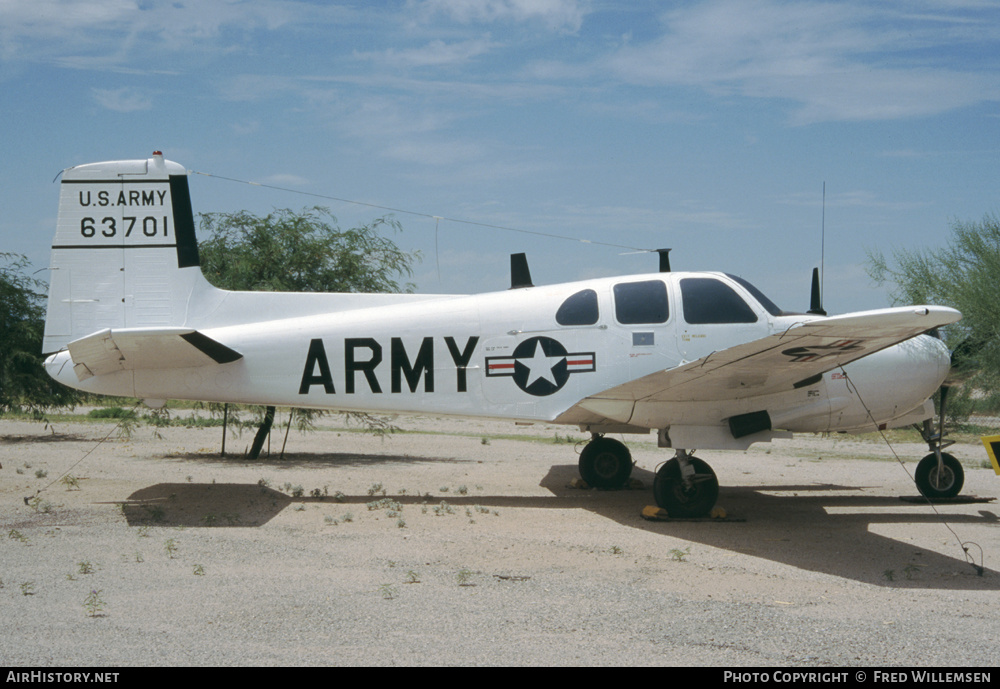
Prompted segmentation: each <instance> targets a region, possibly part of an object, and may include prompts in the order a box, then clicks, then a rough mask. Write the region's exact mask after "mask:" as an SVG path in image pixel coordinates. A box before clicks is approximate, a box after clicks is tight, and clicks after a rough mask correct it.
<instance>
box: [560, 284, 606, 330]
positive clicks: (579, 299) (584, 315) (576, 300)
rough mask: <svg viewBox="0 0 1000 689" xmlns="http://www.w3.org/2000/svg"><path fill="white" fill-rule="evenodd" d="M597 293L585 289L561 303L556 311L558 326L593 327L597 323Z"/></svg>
mask: <svg viewBox="0 0 1000 689" xmlns="http://www.w3.org/2000/svg"><path fill="white" fill-rule="evenodd" d="M598 316H599V313H598V310H597V292H595V291H594V290H592V289H585V290H583V291H580V292H577V293H576V294H574V295H573V296H571V297H569V298H568V299H566V301H564V302H563V303H562V306H560V307H559V310H558V311H556V323H558V324H559V325H594V324H595V323H597V319H598Z"/></svg>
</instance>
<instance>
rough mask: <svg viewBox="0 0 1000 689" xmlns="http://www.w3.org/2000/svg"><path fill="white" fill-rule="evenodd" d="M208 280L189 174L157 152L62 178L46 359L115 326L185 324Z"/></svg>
mask: <svg viewBox="0 0 1000 689" xmlns="http://www.w3.org/2000/svg"><path fill="white" fill-rule="evenodd" d="M201 281H203V278H202V277H201V271H200V269H199V260H198V244H197V241H196V239H195V229H194V216H193V214H192V211H191V197H190V193H189V191H188V181H187V172H186V171H185V170H184V168H183V167H181V166H180V165H178V164H177V163H173V162H170V161H167V160H164V159H163V155H162V154H161V153H159V152H156V153H154V154H153V157H152V158H149V159H147V160H128V161H112V162H105V163H94V164H91V165H81V166H79V167H74V168H70V169H69V170H66V171H65V172H64V173H63V178H62V185H61V192H60V199H59V220H58V226H57V229H56V236H55V240H54V241H53V243H52V262H51V274H50V285H49V304H48V313H47V315H46V319H45V338H44V342H43V351H44V352H47V353H48V352H55V351H58V350H60V349H63V348H65V347H66V345H67V344H68V343H69V342H71V341H73V340H78V339H80V338H82V337H86V336H87V335H91V334H93V333H95V332H98V331H101V330H105V329H108V328H112V329H115V328H152V327H166V326H181V325H183V324H184V323H185V321H186V315H187V314H186V311H187V308H188V304H189V300H190V297H191V294H192V291H193V290H194V289H195V288H196V286H197V285H198V283H199V282H201Z"/></svg>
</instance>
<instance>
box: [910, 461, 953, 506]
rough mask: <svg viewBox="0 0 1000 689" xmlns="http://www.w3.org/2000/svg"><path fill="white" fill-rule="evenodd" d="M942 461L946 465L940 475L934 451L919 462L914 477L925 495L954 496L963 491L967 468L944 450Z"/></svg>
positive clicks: (934, 496) (937, 496)
mask: <svg viewBox="0 0 1000 689" xmlns="http://www.w3.org/2000/svg"><path fill="white" fill-rule="evenodd" d="M941 461H942V462H943V463H944V467H943V470H942V472H941V475H940V476H938V461H937V455H935V454H934V453H933V452H932V453H930V454H929V455H927V456H926V457H924V458H923V459H921V460H920V463H919V464H917V471H916V473H915V474H914V475H913V479H914V481H916V483H917V489H918V490H919V491H920V492H921V494H922V495H924V497H928V498H953V497H955V496H956V495H958V494H959V493H960V492H961V490H962V486H963V485H964V484H965V470H964V469H963V468H962V465H961V463H960V462H959V461H958V460H957V459H955V458H954V457H953V456H951V455H950V454H948V453H947V452H942V453H941Z"/></svg>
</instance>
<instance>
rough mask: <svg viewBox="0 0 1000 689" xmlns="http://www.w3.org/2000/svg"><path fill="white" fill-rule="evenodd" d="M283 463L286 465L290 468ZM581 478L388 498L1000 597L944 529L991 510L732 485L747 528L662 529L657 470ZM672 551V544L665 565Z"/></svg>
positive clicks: (137, 504) (135, 511) (269, 512)
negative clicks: (609, 483)
mask: <svg viewBox="0 0 1000 689" xmlns="http://www.w3.org/2000/svg"><path fill="white" fill-rule="evenodd" d="M195 457H198V455H195ZM234 461H235V460H234ZM238 461H240V462H243V461H245V460H242V459H240V460H238ZM285 461H287V460H285ZM293 461H296V460H293ZM297 461H302V462H303V463H305V464H308V465H309V466H313V467H316V466H324V465H326V464H328V465H336V466H342V467H356V466H358V467H363V466H367V465H369V464H372V463H375V462H397V461H406V462H412V461H414V459H413V458H408V457H402V456H391V455H390V456H386V455H377V456H375V455H373V456H360V457H359V456H357V455H321V456H318V457H317V456H316V455H310V456H308V458H300V459H299V460H297ZM417 461H420V460H417ZM424 461H426V460H424ZM431 461H442V460H431ZM443 461H449V460H443ZM282 465H283V466H287V464H284V461H283V462H282ZM578 476H579V474H578V471H577V467H576V465H556V466H553V467H551V469H550V470H549V472H548V473H547V474H546V475H545V476H544V477H543V479H542V480H541V481H540V484H539V485H540V486H541V487H543V488H545V489H547V490H549V491H550V492H551V493H552V495H551V496H502V495H481V494H478V495H460V494H455V493H449V494H434V495H430V494H425V495H392V496H388V497H391V498H392V499H393V500H395V501H397V502H399V503H400V504H402V505H404V506H406V505H421V504H438V503H440V502H441V501H446V502H447V503H448V504H449V505H453V506H456V507H458V506H473V505H479V506H482V507H488V508H495V509H501V508H530V509H563V510H565V509H583V510H588V511H590V512H593V513H595V514H598V515H600V516H602V517H605V518H608V519H611V520H613V521H616V522H618V523H620V524H622V525H624V526H627V527H630V528H636V529H642V530H643V531H647V532H649V533H655V534H662V535H664V536H671V537H673V538H676V539H681V540H684V541H690V542H694V543H702V544H704V545H708V546H712V547H714V548H721V549H724V550H728V551H731V552H734V553H740V554H743V555H748V556H752V557H756V558H762V559H766V560H770V561H773V562H779V563H782V564H787V565H790V566H793V567H797V568H799V569H803V570H808V571H814V572H819V573H824V574H830V575H834V576H838V577H843V578H847V579H853V580H856V581H861V582H865V583H869V584H875V585H879V586H887V587H894V588H915V589H927V588H930V589H955V590H965V589H969V590H996V589H1000V577H998V576H997V572H995V571H993V570H989V569H987V570H985V571H984V575H983V576H976V572H975V570H974V568H973V566H972V565H970V564H969V563H968V562H966V561H965V560H964V559H963V557H962V552H961V548H960V546H959V543H958V539H957V538H956V537H955V536H954V535H953V534H952V533H951V532H949V531H948V529H947V528H946V526H945V523H947V524H948V525H950V526H951V527H952V528H955V529H956V530H957V531H958V532H959V533H962V526H963V525H983V524H990V525H995V524H997V523H998V522H1000V518H998V516H997V515H996V514H995V513H994V512H993V511H991V510H989V509H980V510H978V515H972V514H954V513H947V512H945V513H943V516H939V515H938V514H937V513H935V512H934V511H933V510H931V509H930V508H929V507H928V506H927V505H926V504H921V503H910V502H904V501H902V500H900V499H899V497H897V496H880V495H872V494H870V493H866V492H863V490H862V488H861V487H858V486H839V485H830V484H822V485H776V486H754V487H747V486H722V487H721V489H720V496H719V503H718V504H719V505H720V506H722V507H724V508H725V509H726V510H727V512H728V515H729V517H731V518H738V519H740V520H742V521H736V520H733V521H714V520H709V521H669V522H653V521H646V520H644V519H643V518H642V517H641V516H640V512H641V510H642V507H643V506H645V505H647V504H652V503H653V496H652V491H651V487H652V484H653V473H652V472H649V471H646V470H643V469H639V468H636V470H635V471H634V473H633V479H638V480H639V481H641V482H642V484H643V486H644V488H642V489H636V490H621V491H598V490H580V489H578V488H573V487H572V486H571V485H570V483H571V481H572V480H573V479H574V478H577V477H578ZM774 493H778V494H777V495H775V494H774ZM382 497H383V496H381V495H374V496H373V495H341V494H338V495H336V496H331V495H323V494H318V493H313V494H309V493H305V492H304V494H303V495H301V496H296V497H293V496H292V495H288V494H287V493H284V492H281V491H279V490H275V489H274V488H271V487H269V486H262V485H254V484H239V483H210V484H206V483H160V484H156V485H153V486H149V487H147V488H143V489H140V490H138V491H136V492H134V493H133V494H132V495H130V496H129V497H128V499H127V500H126V501H125V502H124V503H123V513H124V514H125V517H126V519H127V521H128V523H129V525H130V526H141V525H159V526H184V527H246V526H261V525H263V524H266V523H267V522H268V521H270V520H271V519H273V518H274V517H275V516H277V515H278V514H279V513H281V512H282V511H283V510H285V509H287V508H288V507H289V506H290V505H292V504H302V503H328V504H353V505H364V504H367V503H370V502H372V501H374V500H379V499H381V498H382ZM879 524H909V525H912V526H913V529H917V528H920V529H934V530H935V532H938V531H939V532H940V534H941V537H942V540H944V541H946V542H953V543H954V550H955V556H948V555H945V554H940V553H937V552H932V551H928V550H927V549H924V548H919V547H917V546H915V545H913V544H911V543H907V542H904V541H898V540H895V539H893V538H889V537H886V536H882V535H880V534H877V533H873V532H872V528H871V527H872V526H877V525H879ZM667 552H668V548H667V547H666V546H664V557H667ZM969 553H970V555H971V556H972V557H973V558H975V559H976V561H977V563H978V562H979V561H980V560H979V558H981V557H982V555H981V554H980V553H979V552H978V551H977V549H976V546H974V545H973V546H970V549H969Z"/></svg>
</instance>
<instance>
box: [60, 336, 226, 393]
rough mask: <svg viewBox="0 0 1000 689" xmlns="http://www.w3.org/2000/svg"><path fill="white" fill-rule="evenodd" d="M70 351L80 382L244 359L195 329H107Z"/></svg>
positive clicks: (74, 346) (75, 341)
mask: <svg viewBox="0 0 1000 689" xmlns="http://www.w3.org/2000/svg"><path fill="white" fill-rule="evenodd" d="M68 348H69V354H70V357H71V358H72V359H73V370H74V371H75V372H76V376H77V378H78V379H79V380H81V381H83V380H86V379H87V378H91V377H92V376H101V375H105V374H108V373H114V372H116V371H130V370H142V369H165V368H190V367H193V366H208V365H211V364H228V363H231V362H233V361H237V360H239V359H242V358H243V355H242V354H240V353H239V352H237V351H235V350H233V349H230V348H229V347H227V346H226V345H224V344H222V343H221V342H219V341H217V340H213V339H212V338H211V337H208V336H207V335H205V334H204V333H201V332H199V331H197V330H194V329H192V328H120V329H113V330H112V329H105V330H100V331H98V332H96V333H93V334H92V335H88V336H87V337H83V338H80V339H79V340H74V341H73V342H70V343H69V345H68Z"/></svg>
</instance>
